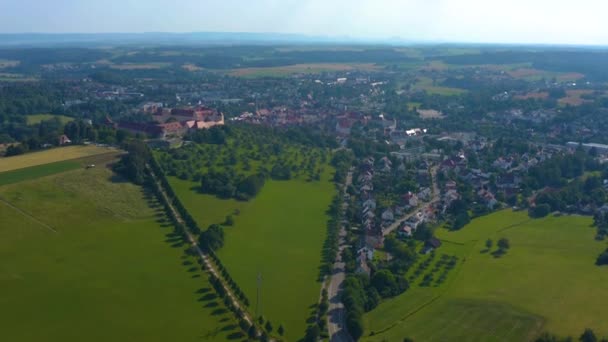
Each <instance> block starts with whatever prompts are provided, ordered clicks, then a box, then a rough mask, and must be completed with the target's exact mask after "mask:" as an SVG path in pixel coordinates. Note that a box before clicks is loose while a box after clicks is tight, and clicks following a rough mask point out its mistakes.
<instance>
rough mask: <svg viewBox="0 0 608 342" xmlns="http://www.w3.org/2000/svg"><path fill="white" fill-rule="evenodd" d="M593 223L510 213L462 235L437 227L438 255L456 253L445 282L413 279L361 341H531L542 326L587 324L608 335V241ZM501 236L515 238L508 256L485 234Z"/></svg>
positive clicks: (562, 328)
mask: <svg viewBox="0 0 608 342" xmlns="http://www.w3.org/2000/svg"><path fill="white" fill-rule="evenodd" d="M591 224H592V219H591V218H589V217H581V216H564V217H547V218H543V219H538V220H532V219H530V218H528V216H527V213H526V212H512V211H510V210H505V211H501V212H497V213H494V214H491V215H488V216H485V217H481V218H478V219H475V220H473V221H472V222H471V223H470V224H469V225H467V226H466V227H464V228H463V229H461V230H460V231H457V232H450V231H447V230H444V229H440V230H438V231H437V236H438V237H439V238H440V239H441V240H442V241H443V246H442V247H441V248H439V249H438V250H437V253H438V254H442V253H445V254H450V255H455V256H457V257H458V259H459V261H458V264H457V266H456V267H455V268H454V269H453V270H452V271H451V272H450V273H449V274H448V277H447V280H446V281H445V282H443V283H442V284H439V285H435V284H433V285H431V286H429V287H421V286H420V285H419V283H418V281H415V282H413V283H412V288H411V289H410V290H408V291H407V292H406V293H404V294H403V295H401V296H398V297H396V298H394V299H391V300H388V301H385V302H384V303H382V304H381V305H380V306H378V307H377V308H376V309H374V310H373V311H371V312H369V313H367V314H366V316H365V318H366V324H367V326H366V334H367V335H368V336H366V337H364V340H366V341H400V340H402V339H403V338H404V337H411V338H413V339H414V340H416V341H461V340H468V341H526V340H531V339H533V338H534V337H535V336H537V335H538V334H539V333H541V332H542V331H550V332H552V333H555V334H558V335H561V336H579V335H580V334H581V333H582V331H583V330H584V329H585V328H587V327H590V328H593V329H594V330H595V331H596V333H598V334H599V335H601V336H606V335H608V323H606V321H605V319H603V317H605V316H606V314H608V308H607V307H606V305H605V303H607V302H608V292H607V291H605V287H604V285H603V284H605V283H606V282H607V281H608V269H605V268H602V267H598V266H595V259H596V258H597V256H598V255H599V254H600V253H601V251H603V250H605V248H606V243H605V242H598V241H595V240H594V236H595V229H593V228H591ZM503 237H504V238H507V239H509V241H510V243H511V248H510V249H509V250H508V252H507V253H506V254H505V255H503V256H500V257H496V256H494V255H493V252H494V251H495V250H496V247H493V248H492V249H491V250H489V251H488V250H486V247H485V242H486V240H487V239H492V240H493V241H494V245H496V241H497V240H498V239H500V238H503ZM424 258H425V257H422V260H424ZM372 331H373V332H374V335H373V336H369V334H370V333H371V332H372Z"/></svg>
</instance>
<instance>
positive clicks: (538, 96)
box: [514, 91, 549, 100]
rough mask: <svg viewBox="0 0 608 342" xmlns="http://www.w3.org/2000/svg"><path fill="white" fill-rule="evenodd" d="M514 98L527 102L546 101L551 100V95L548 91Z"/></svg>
mask: <svg viewBox="0 0 608 342" xmlns="http://www.w3.org/2000/svg"><path fill="white" fill-rule="evenodd" d="M514 97H515V99H517V100H527V99H535V100H545V99H547V98H549V93H548V92H546V91H540V92H531V93H526V94H524V95H515V96H514Z"/></svg>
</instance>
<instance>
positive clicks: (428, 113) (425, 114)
mask: <svg viewBox="0 0 608 342" xmlns="http://www.w3.org/2000/svg"><path fill="white" fill-rule="evenodd" d="M418 115H420V118H422V119H423V120H427V119H443V118H444V116H443V113H441V112H439V111H437V110H435V109H418Z"/></svg>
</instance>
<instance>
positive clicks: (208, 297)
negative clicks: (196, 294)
mask: <svg viewBox="0 0 608 342" xmlns="http://www.w3.org/2000/svg"><path fill="white" fill-rule="evenodd" d="M214 299H217V295H216V294H215V293H207V294H206V295H203V296H202V297H201V298H199V299H198V301H199V302H207V301H210V300H214Z"/></svg>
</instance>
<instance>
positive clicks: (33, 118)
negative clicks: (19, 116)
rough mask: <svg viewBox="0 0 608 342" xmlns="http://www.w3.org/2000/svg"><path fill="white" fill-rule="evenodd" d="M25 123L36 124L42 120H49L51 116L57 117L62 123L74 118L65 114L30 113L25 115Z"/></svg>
mask: <svg viewBox="0 0 608 342" xmlns="http://www.w3.org/2000/svg"><path fill="white" fill-rule="evenodd" d="M26 118H27V124H28V125H37V124H39V123H40V122H42V121H45V120H50V119H52V118H58V119H59V121H61V124H62V125H65V124H67V123H68V122H70V121H73V120H74V118H71V117H69V116H65V115H54V114H32V115H27V116H26Z"/></svg>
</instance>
